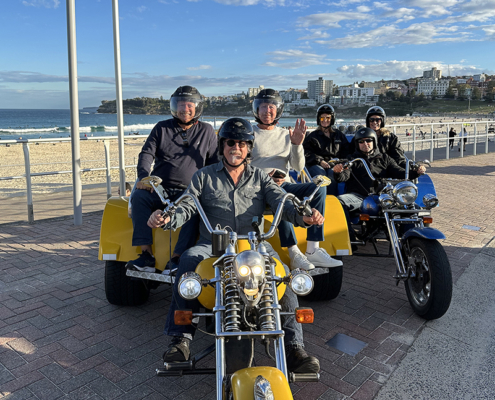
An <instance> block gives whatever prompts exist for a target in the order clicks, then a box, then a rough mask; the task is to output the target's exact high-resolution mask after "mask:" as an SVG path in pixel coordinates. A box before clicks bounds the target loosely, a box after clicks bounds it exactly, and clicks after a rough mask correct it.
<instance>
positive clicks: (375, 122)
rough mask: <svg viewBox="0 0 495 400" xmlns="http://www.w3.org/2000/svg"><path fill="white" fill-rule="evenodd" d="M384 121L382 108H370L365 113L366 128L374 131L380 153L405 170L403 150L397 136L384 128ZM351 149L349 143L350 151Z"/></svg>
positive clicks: (385, 116)
mask: <svg viewBox="0 0 495 400" xmlns="http://www.w3.org/2000/svg"><path fill="white" fill-rule="evenodd" d="M386 119H387V115H386V114H385V110H384V109H383V108H381V107H378V106H374V107H371V108H370V109H369V110H368V111H367V112H366V127H367V128H371V129H373V130H374V131H375V133H376V136H377V138H378V148H379V149H380V152H382V153H384V154H388V155H389V156H390V157H392V158H393V159H394V161H395V162H396V163H397V165H399V166H401V167H402V168H405V167H406V157H405V156H404V149H403V148H402V146H401V143H400V140H399V138H398V137H397V135H395V134H394V133H393V132H391V131H389V130H388V129H386V128H385V122H386ZM352 147H353V146H352V143H351V149H352Z"/></svg>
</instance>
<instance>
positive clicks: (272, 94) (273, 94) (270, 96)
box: [253, 89, 284, 125]
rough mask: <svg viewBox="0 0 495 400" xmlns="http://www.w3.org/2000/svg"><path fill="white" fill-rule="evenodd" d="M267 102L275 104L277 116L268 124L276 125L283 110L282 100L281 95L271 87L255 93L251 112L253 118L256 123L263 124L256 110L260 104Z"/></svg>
mask: <svg viewBox="0 0 495 400" xmlns="http://www.w3.org/2000/svg"><path fill="white" fill-rule="evenodd" d="M263 103H269V104H274V105H275V106H277V116H276V117H275V120H274V121H273V122H272V123H271V124H270V125H276V124H277V122H278V120H279V119H280V117H281V116H282V112H283V111H284V101H283V100H282V97H280V95H279V94H278V92H277V91H276V90H273V89H263V90H260V92H259V93H258V94H257V95H256V97H255V98H254V101H253V114H254V119H255V120H256V122H257V123H258V124H263V125H264V123H263V121H262V120H261V119H260V117H259V115H258V110H259V107H260V105H261V104H263Z"/></svg>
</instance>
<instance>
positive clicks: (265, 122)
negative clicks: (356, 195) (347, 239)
mask: <svg viewBox="0 0 495 400" xmlns="http://www.w3.org/2000/svg"><path fill="white" fill-rule="evenodd" d="M283 110H284V102H283V100H282V98H281V97H280V95H279V94H278V92H277V91H276V90H273V89H263V90H261V91H260V92H259V93H258V95H256V97H255V99H254V101H253V114H254V117H255V120H256V122H257V123H258V125H256V126H254V136H255V137H256V147H255V148H254V151H253V165H254V166H256V167H258V168H261V169H263V170H264V171H265V172H266V173H268V174H269V175H270V176H272V178H273V179H274V181H275V183H277V184H278V185H280V186H281V187H282V189H284V190H285V191H286V192H289V193H293V194H295V195H296V196H297V197H299V198H303V197H304V196H309V195H310V194H311V193H312V192H313V191H314V189H315V185H314V184H313V183H303V184H294V183H290V179H289V168H293V169H295V170H296V171H301V170H302V169H304V164H305V159H304V148H303V142H304V138H305V135H306V122H305V121H304V119H301V120H299V119H298V120H297V121H296V124H295V127H294V130H292V129H291V128H289V130H287V129H283V128H281V127H279V126H277V124H278V120H279V119H280V117H281V116H282V112H283ZM325 199H326V189H325V188H320V189H319V190H318V192H317V193H316V194H315V196H314V198H313V201H312V202H311V207H314V208H316V209H317V210H318V211H319V212H320V213H321V214H323V215H325ZM278 232H279V236H280V245H281V246H282V247H287V248H288V250H289V257H290V260H291V268H292V269H295V268H301V269H306V270H309V269H313V268H314V267H315V266H317V267H326V268H331V267H338V266H341V265H342V261H340V260H335V259H334V258H332V257H330V255H329V254H328V253H327V252H326V251H325V249H323V248H321V247H320V245H319V243H320V242H321V241H323V240H325V236H324V234H323V227H322V226H321V227H320V226H313V227H311V228H309V229H308V232H307V247H306V253H305V254H303V253H302V252H301V250H299V247H298V246H297V238H296V234H295V232H294V229H293V227H292V225H291V224H290V223H288V222H285V221H282V222H281V223H280V224H279V226H278Z"/></svg>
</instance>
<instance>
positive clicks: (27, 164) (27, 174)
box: [0, 135, 148, 223]
mask: <svg viewBox="0 0 495 400" xmlns="http://www.w3.org/2000/svg"><path fill="white" fill-rule="evenodd" d="M147 137H148V135H133V136H132V139H139V138H144V139H146V138H147ZM130 139H131V138H130ZM117 140H118V137H116V136H99V137H85V138H81V141H98V142H100V141H101V142H103V146H104V150H105V167H97V168H81V172H90V171H106V189H107V198H109V197H111V195H112V180H111V170H112V169H119V167H117V166H114V167H112V166H111V159H110V142H111V141H117ZM70 141H71V139H70V138H46V139H41V138H40V139H12V140H0V145H11V144H22V150H23V155H24V174H22V175H16V176H0V181H7V180H14V179H26V197H27V210H28V222H29V223H33V222H34V207H33V189H32V182H31V178H32V177H35V176H49V175H61V174H72V170H62V171H47V172H32V171H31V167H32V165H41V164H31V153H30V147H29V145H30V144H32V143H36V144H38V143H60V142H70ZM96 161H100V160H96ZM42 164H44V165H50V164H51V163H42ZM53 164H59V163H58V162H56V163H53ZM136 166H137V165H136V164H132V165H125V168H136Z"/></svg>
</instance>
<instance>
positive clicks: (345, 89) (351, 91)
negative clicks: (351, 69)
mask: <svg viewBox="0 0 495 400" xmlns="http://www.w3.org/2000/svg"><path fill="white" fill-rule="evenodd" d="M374 95H375V88H373V87H367V88H362V87H359V85H358V84H357V83H354V84H352V85H349V86H340V87H339V96H341V97H351V98H357V97H366V96H374Z"/></svg>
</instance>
